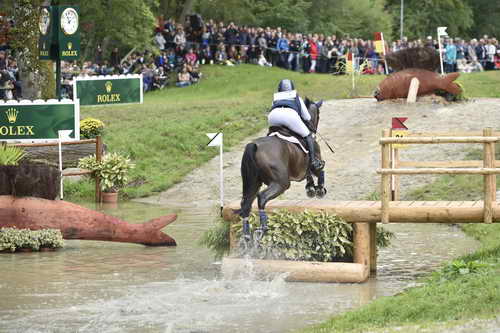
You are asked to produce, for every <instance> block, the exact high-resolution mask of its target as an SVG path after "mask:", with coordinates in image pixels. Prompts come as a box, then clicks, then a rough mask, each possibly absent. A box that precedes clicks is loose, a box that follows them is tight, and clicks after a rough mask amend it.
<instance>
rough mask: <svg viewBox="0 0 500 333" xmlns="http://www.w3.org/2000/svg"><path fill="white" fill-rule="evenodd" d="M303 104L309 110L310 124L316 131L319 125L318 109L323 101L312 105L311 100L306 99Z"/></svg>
mask: <svg viewBox="0 0 500 333" xmlns="http://www.w3.org/2000/svg"><path fill="white" fill-rule="evenodd" d="M304 103H305V104H306V107H307V110H309V114H310V115H311V123H312V124H313V126H314V129H315V131H316V130H317V129H318V124H319V109H320V108H321V105H323V100H320V101H319V102H316V103H314V102H313V101H312V100H310V99H309V98H308V97H306V99H305V101H304Z"/></svg>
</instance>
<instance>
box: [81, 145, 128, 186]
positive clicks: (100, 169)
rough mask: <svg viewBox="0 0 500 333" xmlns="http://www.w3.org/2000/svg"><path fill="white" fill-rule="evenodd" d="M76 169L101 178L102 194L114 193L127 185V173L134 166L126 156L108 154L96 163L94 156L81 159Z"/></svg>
mask: <svg viewBox="0 0 500 333" xmlns="http://www.w3.org/2000/svg"><path fill="white" fill-rule="evenodd" d="M78 167H79V168H82V169H88V170H91V171H93V172H94V173H96V174H97V176H99V177H100V178H101V188H102V190H103V191H104V192H116V191H118V190H119V189H120V188H122V187H124V186H125V185H127V182H128V172H129V171H130V170H131V169H133V168H134V164H133V163H132V162H131V161H130V159H129V158H128V156H123V155H121V154H119V153H109V154H106V155H104V156H103V157H102V159H101V161H100V162H97V160H96V156H95V155H92V156H87V157H84V158H81V159H80V161H79V162H78Z"/></svg>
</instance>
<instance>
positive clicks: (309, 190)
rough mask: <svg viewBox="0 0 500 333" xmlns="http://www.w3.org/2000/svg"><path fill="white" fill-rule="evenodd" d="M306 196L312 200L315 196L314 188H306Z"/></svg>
mask: <svg viewBox="0 0 500 333" xmlns="http://www.w3.org/2000/svg"><path fill="white" fill-rule="evenodd" d="M306 194H307V197H308V198H314V197H315V196H316V189H315V188H314V187H312V186H311V187H308V188H306Z"/></svg>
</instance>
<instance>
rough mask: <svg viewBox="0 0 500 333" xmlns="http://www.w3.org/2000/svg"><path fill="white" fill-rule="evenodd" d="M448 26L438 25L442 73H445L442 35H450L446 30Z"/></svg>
mask: <svg viewBox="0 0 500 333" xmlns="http://www.w3.org/2000/svg"><path fill="white" fill-rule="evenodd" d="M447 28H448V27H438V28H437V35H438V45H439V61H440V63H441V75H444V68H443V51H442V45H441V36H448V33H447V32H446V29H447Z"/></svg>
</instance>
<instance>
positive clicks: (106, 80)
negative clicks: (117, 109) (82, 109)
mask: <svg viewBox="0 0 500 333" xmlns="http://www.w3.org/2000/svg"><path fill="white" fill-rule="evenodd" d="M142 94H143V93H142V75H123V76H122V75H111V76H95V77H92V76H91V77H77V78H76V79H75V80H74V81H73V96H74V97H75V98H79V99H80V105H106V104H123V103H142V99H143V95H142Z"/></svg>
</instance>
